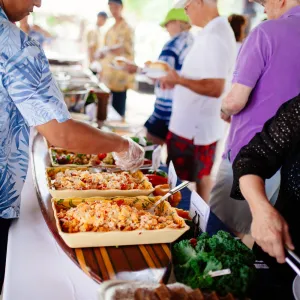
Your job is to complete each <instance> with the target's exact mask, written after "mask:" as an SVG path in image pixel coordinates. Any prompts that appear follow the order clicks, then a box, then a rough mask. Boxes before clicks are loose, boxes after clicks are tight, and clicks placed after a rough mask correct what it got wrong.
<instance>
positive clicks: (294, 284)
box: [293, 276, 300, 300]
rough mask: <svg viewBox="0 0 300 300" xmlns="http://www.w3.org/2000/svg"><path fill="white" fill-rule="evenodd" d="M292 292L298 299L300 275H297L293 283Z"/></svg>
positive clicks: (297, 299) (299, 295) (299, 297)
mask: <svg viewBox="0 0 300 300" xmlns="http://www.w3.org/2000/svg"><path fill="white" fill-rule="evenodd" d="M293 293H294V296H295V299H296V300H300V277H299V276H297V277H296V278H295V280H294V283H293Z"/></svg>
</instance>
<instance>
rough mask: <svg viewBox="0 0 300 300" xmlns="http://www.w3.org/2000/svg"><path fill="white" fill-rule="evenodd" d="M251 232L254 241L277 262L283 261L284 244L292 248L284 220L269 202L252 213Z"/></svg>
mask: <svg viewBox="0 0 300 300" xmlns="http://www.w3.org/2000/svg"><path fill="white" fill-rule="evenodd" d="M251 233H252V236H253V238H254V239H255V241H256V243H257V244H258V245H259V246H260V247H261V248H262V249H263V250H264V251H265V252H267V253H268V254H269V255H270V256H272V257H275V258H276V259H277V261H278V263H281V264H283V263H285V251H284V247H285V246H287V247H288V248H289V249H291V250H294V245H293V243H292V239H291V237H290V234H289V228H288V225H287V223H286V221H285V220H284V219H283V217H282V216H281V215H280V214H279V213H278V212H277V210H276V209H275V208H273V207H272V206H271V205H270V204H269V203H268V204H267V206H264V207H262V208H261V209H260V211H259V212H258V213H257V215H255V214H253V222H252V226H251Z"/></svg>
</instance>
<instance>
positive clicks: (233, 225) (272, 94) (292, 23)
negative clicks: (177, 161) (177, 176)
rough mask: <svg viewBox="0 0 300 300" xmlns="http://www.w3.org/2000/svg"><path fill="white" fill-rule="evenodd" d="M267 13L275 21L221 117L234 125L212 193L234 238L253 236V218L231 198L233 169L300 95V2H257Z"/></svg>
mask: <svg viewBox="0 0 300 300" xmlns="http://www.w3.org/2000/svg"><path fill="white" fill-rule="evenodd" d="M256 2H258V3H261V4H262V5H263V6H264V7H265V11H266V13H267V15H268V19H269V21H265V22H263V23H261V24H260V25H259V26H258V27H257V28H255V29H254V30H253V31H252V32H251V33H250V35H249V36H248V38H247V39H246V41H245V42H244V44H243V46H242V48H241V51H240V53H239V56H238V61H237V66H236V70H235V73H234V78H233V85H232V89H231V91H230V93H229V94H228V96H227V97H226V98H225V99H224V101H223V104H222V110H221V116H222V118H223V119H224V120H226V121H229V120H231V128H230V133H229V137H228V140H227V144H226V148H225V153H224V156H223V160H222V163H221V165H220V169H219V172H218V175H217V179H216V184H215V186H214V188H213V190H212V194H211V199H210V206H211V209H212V211H213V212H214V213H215V214H216V215H217V216H218V217H219V218H220V219H221V220H222V221H223V222H224V223H225V224H226V225H227V226H228V227H229V228H230V229H231V230H232V231H234V232H236V233H240V234H241V237H242V235H243V234H248V233H249V232H250V226H251V220H252V216H251V213H250V210H249V205H248V203H247V202H246V201H235V200H234V199H232V198H231V197H230V191H231V186H232V181H233V172H232V163H233V161H234V159H235V158H236V156H237V154H238V153H239V151H240V149H241V148H242V147H243V146H245V145H246V144H247V143H248V142H249V141H250V140H251V139H252V138H253V137H254V135H255V134H256V133H257V132H259V131H260V130H261V129H262V127H263V125H264V123H265V122H266V121H267V120H268V119H269V118H271V117H272V116H274V114H275V113H276V111H277V110H278V108H279V107H280V106H281V105H282V104H283V103H284V102H286V101H288V100H289V99H291V98H293V97H295V96H297V95H298V94H299V92H300V63H299V53H300V1H299V0H281V1H273V0H264V1H256ZM279 185H280V172H277V173H276V174H275V175H274V176H273V177H272V178H271V179H270V180H267V181H266V192H267V196H268V199H269V200H270V202H271V203H272V204H275V203H276V200H277V197H278V192H279Z"/></svg>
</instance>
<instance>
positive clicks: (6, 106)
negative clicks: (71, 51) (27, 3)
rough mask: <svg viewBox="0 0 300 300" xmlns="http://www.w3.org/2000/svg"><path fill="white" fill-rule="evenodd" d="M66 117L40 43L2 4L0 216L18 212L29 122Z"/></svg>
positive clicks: (26, 166)
mask: <svg viewBox="0 0 300 300" xmlns="http://www.w3.org/2000/svg"><path fill="white" fill-rule="evenodd" d="M54 119H56V120H57V121H58V122H65V121H67V120H68V119H70V115H69V112H68V110H67V107H66V105H65V103H64V101H63V97H62V94H61V92H60V90H59V88H58V86H57V84H56V82H55V80H54V79H53V77H52V74H51V72H50V69H49V63H48V60H47V58H46V57H45V54H44V52H43V50H42V49H41V47H40V45H39V44H38V43H37V42H36V41H34V40H33V39H31V38H30V37H28V36H27V35H26V34H25V33H23V32H22V31H21V30H19V29H18V28H17V27H16V26H15V25H14V24H12V23H11V22H10V21H9V20H8V18H7V16H6V15H5V13H4V11H3V10H2V9H1V8H0V218H6V219H9V218H16V217H18V216H19V214H20V194H21V191H22V188H23V184H24V181H25V179H26V175H27V168H28V161H29V156H28V148H29V127H31V126H37V125H42V124H45V123H47V122H49V121H51V120H54Z"/></svg>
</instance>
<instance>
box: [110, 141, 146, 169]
mask: <svg viewBox="0 0 300 300" xmlns="http://www.w3.org/2000/svg"><path fill="white" fill-rule="evenodd" d="M125 139H126V140H127V145H128V147H127V150H126V151H122V152H118V153H116V152H114V153H113V157H114V159H115V161H116V165H117V166H118V167H120V168H121V169H123V170H125V171H137V170H138V169H139V168H140V167H141V166H143V164H144V159H145V151H144V149H143V148H142V147H141V146H140V145H138V144H137V143H135V142H134V141H133V140H132V139H131V138H125Z"/></svg>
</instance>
